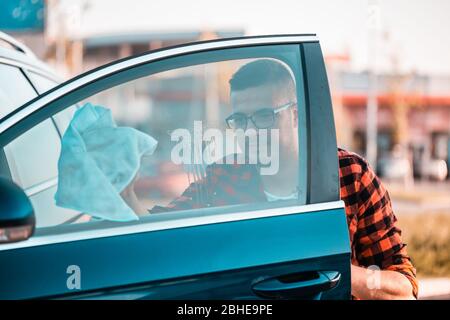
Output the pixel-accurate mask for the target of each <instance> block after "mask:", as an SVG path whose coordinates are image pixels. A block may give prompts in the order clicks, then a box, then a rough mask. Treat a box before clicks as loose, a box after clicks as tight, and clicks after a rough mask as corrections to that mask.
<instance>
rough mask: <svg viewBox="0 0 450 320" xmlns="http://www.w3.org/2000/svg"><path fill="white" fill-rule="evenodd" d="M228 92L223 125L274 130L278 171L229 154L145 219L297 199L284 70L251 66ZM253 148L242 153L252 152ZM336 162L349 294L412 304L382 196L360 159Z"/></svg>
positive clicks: (290, 87) (409, 275)
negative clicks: (347, 245)
mask: <svg viewBox="0 0 450 320" xmlns="http://www.w3.org/2000/svg"><path fill="white" fill-rule="evenodd" d="M230 87H231V103H232V106H233V110H234V112H233V114H232V115H231V116H229V117H228V118H227V120H226V121H227V124H228V126H229V127H230V128H232V129H235V130H237V129H242V130H246V129H255V130H256V131H257V130H261V129H273V128H276V129H278V130H279V157H280V164H282V165H280V167H279V170H278V172H277V173H276V174H272V175H262V174H260V169H261V167H260V166H259V165H254V164H253V165H252V164H240V163H236V159H237V158H236V155H233V156H232V157H233V159H232V160H233V161H231V164H230V162H228V161H224V162H225V164H218V163H214V164H212V165H210V166H208V167H207V168H206V177H205V178H203V179H201V180H199V181H197V182H195V183H192V184H191V185H190V186H189V187H188V189H186V191H185V192H184V193H183V194H182V195H181V196H180V197H179V198H177V199H175V200H174V201H172V202H171V203H170V204H169V205H168V206H166V207H159V206H157V207H154V208H153V209H152V210H151V212H152V213H156V212H164V211H168V210H184V209H193V208H201V207H207V206H221V205H231V204H240V203H254V202H263V201H279V200H289V199H296V198H297V195H298V189H297V186H298V181H297V179H296V178H295V177H297V176H298V171H297V170H298V133H297V123H298V113H297V108H296V91H295V82H294V80H293V77H292V75H291V73H290V71H289V70H288V69H287V67H285V66H284V65H283V64H281V63H280V62H277V61H275V60H271V59H261V60H256V61H253V62H250V63H248V64H246V65H244V66H243V67H241V68H240V69H239V70H238V71H237V72H236V73H235V74H234V75H233V77H232V79H231V80H230ZM259 146H260V145H258V146H256V147H255V146H253V147H252V146H251V145H250V146H248V147H249V148H250V152H252V151H251V150H252V149H253V151H254V152H256V153H258V152H259V151H260V150H258V147H259ZM241 147H242V148H244V147H245V146H241ZM244 150H246V149H244ZM247 150H248V149H247ZM255 150H256V151H255ZM338 157H339V177H340V185H341V187H340V193H341V198H342V200H343V201H344V202H345V211H346V215H347V223H348V227H349V234H350V241H351V249H352V257H351V263H352V266H351V283H352V295H353V296H354V297H355V298H359V299H414V298H417V290H418V286H417V280H416V275H415V269H414V267H413V266H412V264H411V262H410V258H409V256H408V254H407V252H406V248H405V245H404V244H403V243H402V240H401V236H400V234H401V231H400V230H399V229H398V228H397V227H396V225H395V223H396V221H397V219H396V217H395V215H394V213H393V211H392V207H391V201H390V198H389V195H388V193H387V191H386V189H385V188H384V186H383V185H382V183H381V181H380V180H379V179H378V177H377V176H376V175H375V173H374V172H373V170H372V169H371V168H370V166H369V165H368V164H367V162H366V161H365V160H364V159H363V158H362V157H360V156H358V155H356V154H354V153H351V152H348V151H345V150H342V149H338ZM128 194H129V195H130V196H127V195H128ZM133 194H134V193H133V188H132V187H131V188H127V190H125V191H124V193H123V194H122V196H124V198H125V199H132V197H133ZM127 202H128V203H129V204H130V205H131V206H133V207H134V208H135V211H140V212H143V211H145V209H143V208H142V206H140V205H139V204H136V205H133V203H136V200H134V201H133V200H128V201H127ZM374 266H375V267H374ZM369 267H370V270H368V269H367V268H369ZM375 278H377V279H379V282H378V283H379V286H377V288H372V289H370V288H369V286H368V284H369V283H370V281H371V279H375Z"/></svg>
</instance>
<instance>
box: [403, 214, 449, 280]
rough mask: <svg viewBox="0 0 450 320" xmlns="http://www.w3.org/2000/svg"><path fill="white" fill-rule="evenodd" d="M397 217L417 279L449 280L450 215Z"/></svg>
mask: <svg viewBox="0 0 450 320" xmlns="http://www.w3.org/2000/svg"><path fill="white" fill-rule="evenodd" d="M397 217H398V220H399V221H398V225H399V227H400V228H401V229H402V237H403V241H404V242H405V243H406V244H407V245H408V246H407V249H408V254H409V255H410V256H411V260H412V262H413V264H414V266H415V267H416V269H417V274H418V276H419V277H437V276H439V277H443V276H447V277H448V276H450V212H442V213H433V214H424V213H423V214H401V213H397Z"/></svg>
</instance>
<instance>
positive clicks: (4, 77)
mask: <svg viewBox="0 0 450 320" xmlns="http://www.w3.org/2000/svg"><path fill="white" fill-rule="evenodd" d="M0 83H1V84H2V86H1V87H0V119H1V118H2V117H4V116H5V115H7V114H8V113H10V112H11V111H14V110H15V109H16V108H17V107H19V106H21V105H22V104H24V103H25V102H27V101H29V100H31V99H33V98H34V97H36V92H35V91H34V90H33V87H32V86H31V85H30V83H29V82H28V81H27V79H26V78H25V76H24V75H23V73H22V72H21V71H20V69H19V68H16V67H13V66H10V65H6V64H0Z"/></svg>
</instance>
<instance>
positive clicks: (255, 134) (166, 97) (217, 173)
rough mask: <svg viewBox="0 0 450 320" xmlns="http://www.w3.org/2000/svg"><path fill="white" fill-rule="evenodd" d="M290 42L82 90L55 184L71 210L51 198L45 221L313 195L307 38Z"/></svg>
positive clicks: (57, 196) (125, 216)
mask: <svg viewBox="0 0 450 320" xmlns="http://www.w3.org/2000/svg"><path fill="white" fill-rule="evenodd" d="M286 47H288V46H286ZM287 51H289V52H288V53H286V56H288V57H293V58H292V59H291V60H287V61H285V60H283V58H284V57H285V56H283V55H280V54H277V55H276V56H277V58H274V57H272V56H270V55H269V56H265V55H261V54H255V56H256V57H246V58H242V59H238V58H236V57H234V58H231V59H228V60H222V61H219V62H208V63H204V64H195V65H191V66H186V67H178V68H175V69H171V70H167V71H159V72H156V73H150V75H148V76H144V77H141V78H138V79H136V80H132V81H128V82H126V83H124V84H121V85H117V86H114V87H112V88H109V89H107V90H103V91H100V92H99V93H97V94H95V95H93V96H90V97H88V98H86V99H83V100H82V101H77V104H78V106H79V107H78V109H77V110H76V112H75V114H74V115H73V116H71V117H70V123H68V126H67V128H66V129H65V130H63V132H62V134H63V136H62V142H61V148H60V149H59V150H60V153H59V154H58V156H57V157H55V158H54V159H53V160H52V161H54V162H55V164H56V163H58V165H57V169H58V172H57V184H56V188H53V186H52V188H47V189H46V190H48V192H47V193H49V194H52V195H53V198H54V203H55V204H56V206H57V207H59V208H61V209H62V210H69V211H67V212H68V215H67V217H69V219H67V220H65V218H64V219H60V218H61V217H62V215H60V216H58V221H56V219H51V218H49V216H48V213H49V212H51V211H53V209H52V210H50V209H47V210H46V209H45V208H44V207H45V205H44V206H43V207H42V208H41V209H39V208H38V209H37V210H36V217H37V221H38V226H45V227H48V226H56V225H60V224H61V223H63V224H67V223H72V222H84V221H99V220H100V221H117V222H126V221H139V220H147V219H148V218H150V219H151V217H152V216H153V215H155V214H158V215H161V214H169V213H171V212H177V211H178V212H179V211H186V210H190V212H194V214H201V212H202V210H209V209H215V208H218V209H221V208H224V209H226V208H232V207H233V206H236V205H238V206H240V205H241V206H244V207H245V206H246V205H250V206H248V207H247V209H245V210H250V209H252V208H255V207H256V206H255V205H265V204H267V205H269V206H271V207H273V205H274V204H275V205H278V206H285V205H287V204H286V203H290V205H292V204H293V203H297V204H302V203H304V196H305V184H304V181H306V179H305V177H304V176H301V177H299V176H300V173H299V172H300V171H302V172H303V170H299V167H298V164H299V154H302V156H305V154H306V150H307V149H306V143H299V137H304V136H305V134H304V133H305V130H306V129H305V122H304V116H303V111H304V103H303V102H302V101H303V93H302V92H300V93H298V92H297V88H298V87H299V88H302V84H301V83H299V81H301V79H302V78H301V72H300V70H301V68H300V66H299V64H298V61H299V59H298V57H297V56H296V54H298V47H297V46H292V47H290V48H289V50H287ZM289 54H291V55H289ZM234 56H236V55H234ZM278 57H283V58H278ZM298 97H301V99H300V102H299V100H298ZM299 110H301V112H299ZM299 115H302V120H301V121H299V120H298V118H299ZM299 132H300V134H299ZM302 139H303V138H302ZM301 141H303V140H301ZM299 150H302V152H299ZM56 158H57V159H58V160H57V159H56ZM52 167H53V168H54V167H55V166H52ZM35 198H36V197H35ZM43 203H44V202H41V204H43ZM47 206H50V204H48V205H47ZM230 210H231V209H230ZM236 210H244V209H236ZM44 212H45V213H44ZM58 212H59V211H58V210H55V212H54V214H55V215H57V214H58ZM61 212H63V211H61ZM205 212H206V211H205ZM78 213H82V214H83V216H81V218H80V219H78V218H79V217H78V216H77V214H78ZM43 214H45V215H46V216H45V217H44V216H42V215H43ZM52 214H53V213H52ZM86 217H87V218H86ZM61 221H63V222H61Z"/></svg>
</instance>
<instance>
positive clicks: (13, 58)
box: [0, 31, 62, 82]
mask: <svg viewBox="0 0 450 320" xmlns="http://www.w3.org/2000/svg"><path fill="white" fill-rule="evenodd" d="M0 42H3V43H6V44H7V45H8V47H4V46H0V64H1V63H5V64H12V65H14V66H17V67H20V68H25V69H29V70H32V71H36V72H38V73H40V74H42V75H44V76H46V77H48V78H50V79H53V80H55V81H57V82H62V79H61V78H60V77H59V76H57V75H56V73H55V72H54V71H53V70H52V69H51V68H50V67H49V66H47V65H46V64H45V63H44V62H42V61H40V60H39V59H38V58H37V57H36V56H35V55H34V53H33V52H32V51H31V50H30V49H29V48H28V47H27V46H25V45H24V44H22V43H20V42H19V41H17V40H16V39H14V38H13V37H11V36H10V35H8V34H6V33H4V32H1V31H0Z"/></svg>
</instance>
